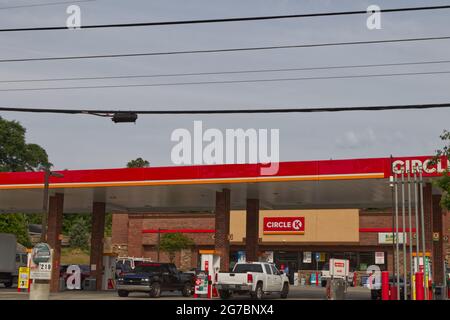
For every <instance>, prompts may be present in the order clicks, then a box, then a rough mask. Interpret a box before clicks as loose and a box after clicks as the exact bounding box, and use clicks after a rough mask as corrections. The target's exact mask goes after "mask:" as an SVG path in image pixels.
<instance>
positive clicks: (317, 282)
mask: <svg viewBox="0 0 450 320" xmlns="http://www.w3.org/2000/svg"><path fill="white" fill-rule="evenodd" d="M318 286H319V273H318V272H316V287H318Z"/></svg>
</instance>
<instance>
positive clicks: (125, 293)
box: [117, 290, 129, 298]
mask: <svg viewBox="0 0 450 320" xmlns="http://www.w3.org/2000/svg"><path fill="white" fill-rule="evenodd" d="M117 293H118V295H119V297H123V298H124V297H128V294H129V292H128V291H125V290H119V291H117Z"/></svg>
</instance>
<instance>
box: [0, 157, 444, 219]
mask: <svg viewBox="0 0 450 320" xmlns="http://www.w3.org/2000/svg"><path fill="white" fill-rule="evenodd" d="M430 159H432V157H431V156H418V157H401V158H370V159H344V160H320V161H296V162H280V163H279V164H278V171H277V172H276V174H274V175H264V168H267V166H265V165H263V164H227V165H201V166H175V167H151V168H135V169H129V168H121V169H99V170H64V171H58V172H59V173H61V174H63V177H51V178H50V185H49V188H50V190H51V194H54V193H63V194H64V212H66V213H82V212H91V210H92V203H93V202H105V203H106V204H107V210H108V211H115V212H167V211H171V212H188V211H205V212H210V211H212V210H213V209H214V207H215V193H216V192H217V191H220V190H222V189H224V188H228V189H230V190H231V207H232V208H233V209H244V208H245V206H246V199H248V198H258V199H260V203H261V208H262V209H296V208H385V207H390V206H391V205H392V194H391V192H392V191H391V188H390V187H389V177H390V176H391V175H392V172H393V171H392V170H391V168H394V172H397V173H400V172H401V170H402V168H406V169H407V170H408V169H411V168H412V166H414V165H418V164H420V165H424V167H426V170H424V172H423V176H424V178H425V179H426V181H429V180H431V179H434V178H437V177H439V176H440V175H442V171H443V170H445V169H447V168H448V160H447V159H446V158H441V161H439V162H438V163H437V164H433V165H430V166H429V164H430ZM43 181H44V173H43V172H6V173H0V212H4V213H6V212H41V211H42V202H43V201H42V199H43V189H44V185H43Z"/></svg>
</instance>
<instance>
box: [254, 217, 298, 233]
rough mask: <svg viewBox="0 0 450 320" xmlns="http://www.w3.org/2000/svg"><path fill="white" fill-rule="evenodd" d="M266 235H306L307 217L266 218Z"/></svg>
mask: <svg viewBox="0 0 450 320" xmlns="http://www.w3.org/2000/svg"><path fill="white" fill-rule="evenodd" d="M263 231H264V234H304V233H305V217H265V218H264V229H263Z"/></svg>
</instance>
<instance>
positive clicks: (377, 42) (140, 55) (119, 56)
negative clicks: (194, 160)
mask: <svg viewBox="0 0 450 320" xmlns="http://www.w3.org/2000/svg"><path fill="white" fill-rule="evenodd" d="M448 39H450V36H440V37H422V38H403V39H387V40H369V41H350V42H327V43H313V44H296V45H280V46H264V47H243V48H225V49H204V50H183V51H165V52H143V53H122V54H101V55H84V56H63V57H43V58H19V59H1V60H0V63H6V62H31V61H54V60H79V59H104V58H121V57H143V56H163V55H182V54H199V53H203V54H207V53H224V52H245V51H260V50H278V49H298V48H317V47H330V46H351V45H365V44H380V43H400V42H418V41H433V40H448Z"/></svg>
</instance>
